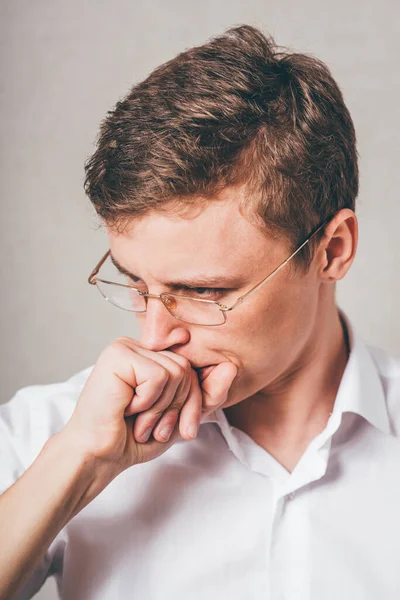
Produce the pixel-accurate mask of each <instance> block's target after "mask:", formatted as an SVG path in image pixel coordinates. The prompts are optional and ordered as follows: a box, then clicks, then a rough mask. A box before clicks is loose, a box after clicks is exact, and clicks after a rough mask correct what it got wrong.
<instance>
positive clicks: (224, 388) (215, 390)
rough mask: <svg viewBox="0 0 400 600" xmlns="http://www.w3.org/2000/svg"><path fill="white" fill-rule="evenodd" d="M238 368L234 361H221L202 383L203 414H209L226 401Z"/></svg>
mask: <svg viewBox="0 0 400 600" xmlns="http://www.w3.org/2000/svg"><path fill="white" fill-rule="evenodd" d="M237 371H238V368H237V366H236V365H235V364H234V363H232V362H223V363H219V364H218V365H217V366H216V367H215V368H214V369H212V371H210V373H209V374H208V375H207V377H206V378H205V379H204V380H203V381H202V383H201V389H202V392H203V414H204V415H208V414H210V413H211V412H213V411H214V410H216V409H217V408H219V407H220V406H221V405H222V404H224V402H226V399H227V396H228V392H229V388H230V387H231V385H232V382H233V380H234V379H235V377H236V375H237Z"/></svg>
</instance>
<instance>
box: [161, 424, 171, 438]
mask: <svg viewBox="0 0 400 600" xmlns="http://www.w3.org/2000/svg"><path fill="white" fill-rule="evenodd" d="M171 433H172V427H171V426H169V425H167V426H166V427H163V428H162V429H161V431H160V433H159V435H160V437H162V438H164V440H165V441H167V440H169V438H170V435H171Z"/></svg>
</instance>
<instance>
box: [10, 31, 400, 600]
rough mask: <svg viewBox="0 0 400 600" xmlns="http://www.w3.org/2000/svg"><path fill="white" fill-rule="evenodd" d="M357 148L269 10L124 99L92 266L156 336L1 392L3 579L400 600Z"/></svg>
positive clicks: (311, 63)
mask: <svg viewBox="0 0 400 600" xmlns="http://www.w3.org/2000/svg"><path fill="white" fill-rule="evenodd" d="M355 143H356V142H355V133H354V128H353V124H352V120H351V117H350V115H349V112H348V110H347V108H346V106H345V104H344V102H343V98H342V95H341V92H340V90H339V88H338V87H337V85H336V83H335V82H334V80H333V78H332V76H331V75H330V73H329V71H328V69H327V68H326V67H325V66H324V65H323V63H321V62H319V61H318V60H316V59H314V58H311V57H308V56H305V55H302V54H291V53H283V52H281V53H279V52H278V51H277V49H276V47H275V46H274V44H273V41H272V40H270V39H268V38H266V37H265V36H263V34H262V33H261V32H260V31H259V30H257V29H256V28H253V27H250V26H240V27H236V28H231V29H230V30H228V31H227V32H226V33H225V34H224V35H222V36H220V37H216V38H213V39H212V40H211V41H210V42H209V43H207V44H205V45H203V46H200V47H196V48H192V49H189V50H187V51H186V52H183V53H182V54H180V55H178V56H177V57H176V58H174V59H173V60H171V61H169V62H167V63H166V64H164V65H161V66H160V67H159V68H157V69H156V70H155V71H154V72H153V73H152V74H151V75H150V76H149V77H148V78H147V79H146V80H145V81H143V82H141V83H139V84H137V85H136V86H134V88H133V89H132V90H131V91H130V93H129V94H128V96H127V97H126V98H125V99H124V100H123V101H121V102H119V103H118V104H117V105H116V107H115V110H114V111H112V112H111V113H109V115H108V116H107V118H106V119H105V121H104V122H103V124H102V127H101V131H100V137H99V140H98V145H97V149H96V151H95V153H94V155H93V156H92V157H91V158H90V160H89V161H88V163H87V165H86V174H87V177H86V191H87V193H88V196H89V198H90V200H91V201H92V203H93V205H94V206H95V208H96V210H97V212H98V214H99V215H100V217H101V219H102V221H103V223H104V225H105V227H106V230H107V234H108V238H109V250H108V252H107V253H106V254H105V255H104V257H103V258H102V259H101V260H100V261H99V263H98V265H97V266H96V267H95V268H94V269H93V272H92V273H91V275H90V277H89V282H90V283H92V284H93V285H96V286H97V287H98V288H99V290H100V292H101V293H102V294H103V295H104V297H105V298H107V299H108V300H109V301H110V302H112V303H113V304H114V305H116V306H117V307H119V308H121V309H124V310H128V311H132V316H133V314H134V313H136V317H137V321H138V324H139V330H140V337H139V339H138V340H134V339H132V338H131V337H123V338H119V339H118V340H115V342H113V343H112V344H110V346H108V347H107V348H106V349H105V350H104V351H103V352H102V354H101V355H100V357H99V358H98V360H97V362H96V364H95V365H94V366H93V367H89V368H87V369H85V370H83V371H81V372H80V373H77V374H76V375H74V376H72V377H71V378H70V379H69V380H68V381H66V382H63V383H58V384H49V385H45V386H33V387H27V388H24V389H22V390H20V391H19V392H18V393H17V394H16V395H15V397H14V398H13V399H12V401H10V402H9V403H8V404H6V405H5V406H3V407H2V408H1V417H2V420H1V426H2V430H3V434H2V438H1V444H2V488H3V489H4V490H6V491H5V492H4V493H3V494H2V496H1V497H0V514H1V516H2V526H1V527H2V546H3V547H2V552H3V554H2V557H1V571H0V572H1V576H0V578H1V588H0V589H1V593H0V597H1V598H8V597H10V596H11V595H12V594H16V597H17V598H30V597H32V596H33V594H34V593H35V592H36V591H37V589H39V588H40V586H41V585H42V583H43V581H44V579H45V578H46V577H48V576H49V575H52V574H54V575H56V577H57V581H58V585H59V591H60V595H61V597H62V598H66V599H74V600H80V599H85V600H91V599H96V600H99V599H104V600H105V599H114V598H130V597H134V598H149V599H158V598H185V599H186V598H190V599H191V600H197V599H204V598H207V599H209V598H210V599H211V598H212V599H214V598H215V599H221V598H226V599H228V598H229V599H230V600H231V599H235V600H236V599H241V600H242V599H243V600H244V599H245V600H249V599H255V600H256V599H261V598H262V599H265V598H270V599H274V600H278V599H285V600H303V599H318V600H320V599H321V598H323V599H324V600H329V599H335V600H337V598H346V599H347V598H348V599H352V600H354V599H355V598H363V600H364V599H368V600H369V599H371V600H372V599H374V600H376V598H385V599H392V598H393V599H394V598H398V597H399V594H400V575H399V573H398V569H397V561H398V556H399V552H400V524H399V519H398V516H397V511H398V506H399V502H400V486H399V485H398V484H397V481H396V473H397V471H398V465H399V447H400V446H399V443H398V436H397V428H398V423H399V417H398V407H399V396H400V365H399V361H397V360H396V359H394V358H392V357H390V356H389V355H387V354H386V353H385V352H384V351H382V350H379V349H375V348H369V347H367V346H366V345H365V344H364V342H363V341H362V339H361V338H360V336H359V335H358V333H357V332H356V331H355V329H354V326H353V325H352V323H350V320H349V319H348V317H347V316H346V315H345V313H344V312H343V311H342V310H340V309H339V308H338V307H337V305H336V301H335V288H336V281H338V280H340V279H342V278H343V277H344V276H345V275H346V273H347V271H348V270H349V268H350V266H351V264H352V262H353V260H354V256H355V252H356V248H357V239H358V230H357V219H356V216H355V212H354V211H355V199H356V196H357V192H358V170H357V153H356V146H355ZM107 269H109V271H108V272H110V269H111V275H106V273H107ZM112 269H113V270H112Z"/></svg>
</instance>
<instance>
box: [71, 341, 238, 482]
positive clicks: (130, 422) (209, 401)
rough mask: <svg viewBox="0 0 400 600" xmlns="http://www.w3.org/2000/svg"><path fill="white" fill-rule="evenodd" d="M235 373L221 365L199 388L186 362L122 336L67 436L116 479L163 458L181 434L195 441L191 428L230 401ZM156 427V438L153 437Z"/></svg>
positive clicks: (103, 359) (107, 352)
mask: <svg viewBox="0 0 400 600" xmlns="http://www.w3.org/2000/svg"><path fill="white" fill-rule="evenodd" d="M236 373H237V368H236V365H234V364H233V363H230V362H227V363H221V364H220V365H217V366H216V367H215V368H214V369H213V371H212V372H211V373H210V374H209V375H208V377H206V379H205V380H204V381H203V382H202V388H200V383H199V379H198V376H197V373H196V372H195V371H194V370H193V369H192V367H191V365H190V363H189V361H188V360H187V359H185V358H183V357H181V356H179V355H177V354H175V353H173V352H169V351H163V352H152V351H149V350H145V349H144V348H141V346H140V345H139V344H138V343H137V342H136V341H135V340H133V339H131V338H128V337H121V338H118V339H116V340H115V341H114V342H112V343H111V344H110V345H109V346H107V347H106V348H105V349H104V350H103V352H102V353H101V355H100V356H99V358H98V360H97V362H96V364H95V365H94V367H93V370H92V372H91V373H90V375H89V377H88V379H87V381H86V383H85V386H84V388H83V390H82V393H81V395H80V397H79V399H78V402H77V405H76V407H75V410H74V412H73V414H72V416H71V419H70V420H69V421H68V423H67V425H66V426H65V428H64V430H63V432H65V435H67V434H69V435H70V438H69V439H70V440H71V439H73V440H74V441H75V442H74V443H79V444H81V445H82V446H83V448H84V451H85V452H86V453H88V454H89V455H90V456H92V457H95V458H96V459H98V460H100V461H101V462H102V463H107V464H108V465H110V470H111V473H110V476H112V477H115V474H116V473H118V472H121V471H123V470H124V469H126V468H128V467H129V466H132V465H134V464H137V463H140V462H146V461H149V460H152V459H154V458H156V457H157V456H159V455H161V454H163V453H164V452H165V451H166V450H167V449H168V448H169V447H170V446H171V445H172V444H173V443H175V442H176V441H177V440H178V439H179V438H180V437H181V436H182V437H185V438H186V439H192V436H191V435H190V434H189V433H188V431H187V429H188V427H189V425H192V424H193V425H195V428H196V429H197V428H198V426H199V423H200V421H201V417H202V415H204V414H209V413H210V412H212V411H213V410H215V408H217V407H218V406H220V405H222V404H223V403H224V402H225V401H226V396H227V393H228V389H229V387H230V385H231V383H232V381H233V379H234V377H235V375H236ZM139 413H140V414H139ZM135 415H136V416H135ZM179 416H180V419H179V421H178V417H179ZM165 425H169V426H170V427H172V428H173V431H172V433H171V435H170V437H169V439H168V438H163V437H162V435H161V431H162V429H163V428H164V427H165ZM152 428H154V433H153V437H154V439H149V435H150V432H149V431H148V430H149V429H152ZM145 430H147V433H146V435H143V434H144V431H145ZM194 437H195V436H194ZM146 439H147V440H149V441H147V442H146ZM165 439H168V442H165ZM137 440H142V442H143V443H140V442H138V441H137Z"/></svg>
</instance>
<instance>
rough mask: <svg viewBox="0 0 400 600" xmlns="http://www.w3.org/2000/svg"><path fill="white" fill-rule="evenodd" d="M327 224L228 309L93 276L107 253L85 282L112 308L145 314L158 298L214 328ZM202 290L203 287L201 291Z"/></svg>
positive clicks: (185, 317) (177, 313) (179, 315)
mask: <svg viewBox="0 0 400 600" xmlns="http://www.w3.org/2000/svg"><path fill="white" fill-rule="evenodd" d="M329 221H330V219H328V220H327V221H325V222H324V223H322V225H320V226H319V227H318V229H316V230H315V231H314V232H313V233H312V234H311V235H310V236H309V237H308V238H307V239H306V240H305V241H304V242H303V243H302V244H301V246H299V247H298V248H297V250H295V251H294V252H293V253H292V254H291V255H290V256H289V257H288V258H287V259H286V260H284V261H283V263H281V264H280V265H279V266H278V267H277V268H276V269H274V270H273V271H272V273H270V274H269V275H267V277H265V278H264V279H263V280H262V281H260V282H259V283H257V284H256V285H255V286H254V287H252V288H251V289H250V290H249V291H248V292H246V293H245V294H244V295H243V296H240V298H238V299H237V300H236V302H235V303H234V304H233V305H232V306H230V307H228V306H226V305H225V304H221V303H220V302H218V301H217V300H208V299H205V298H193V297H192V296H189V295H182V294H173V293H170V292H162V293H161V294H149V293H148V292H143V291H141V290H139V289H138V288H137V287H135V286H132V285H130V284H125V283H117V282H115V281H108V280H106V279H100V278H98V277H96V275H97V274H98V272H99V270H100V268H101V267H102V265H103V264H104V263H105V261H106V260H107V258H108V256H109V255H110V250H108V251H107V252H106V254H105V255H104V256H103V258H102V259H101V260H100V261H99V263H98V264H97V265H96V266H95V268H94V269H93V271H92V272H91V274H90V275H89V278H88V282H89V283H90V284H91V285H96V287H97V288H98V290H99V291H100V293H101V295H102V296H103V297H104V298H105V299H106V300H108V301H109V302H110V303H111V304H113V305H114V306H117V307H118V308H121V309H122V310H127V311H129V312H134V313H144V312H146V310H147V299H148V298H157V299H158V300H161V302H162V303H163V304H164V306H165V308H166V309H167V310H168V312H169V313H170V314H171V315H172V316H173V317H175V318H176V319H178V320H179V321H184V322H185V323H189V324H191V325H202V326H207V327H215V326H217V325H223V324H224V323H226V313H228V312H230V311H232V310H233V309H234V308H237V307H238V306H240V305H241V304H243V302H244V301H245V300H246V299H247V298H250V296H252V295H253V294H254V293H255V292H256V291H257V290H259V289H260V288H261V286H263V285H264V283H267V281H270V279H271V278H272V277H273V276H274V275H275V274H276V273H278V272H279V271H280V270H281V269H283V267H284V266H285V265H286V264H287V263H288V262H289V261H290V260H291V259H292V258H293V257H294V256H295V255H296V254H297V253H298V252H299V251H300V250H301V249H302V248H303V247H304V246H305V245H306V244H307V243H308V242H309V241H310V240H311V238H312V237H314V235H316V234H317V233H318V231H320V230H321V229H322V228H323V227H325V226H326V225H327V223H328V222H329ZM201 289H203V288H201Z"/></svg>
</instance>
